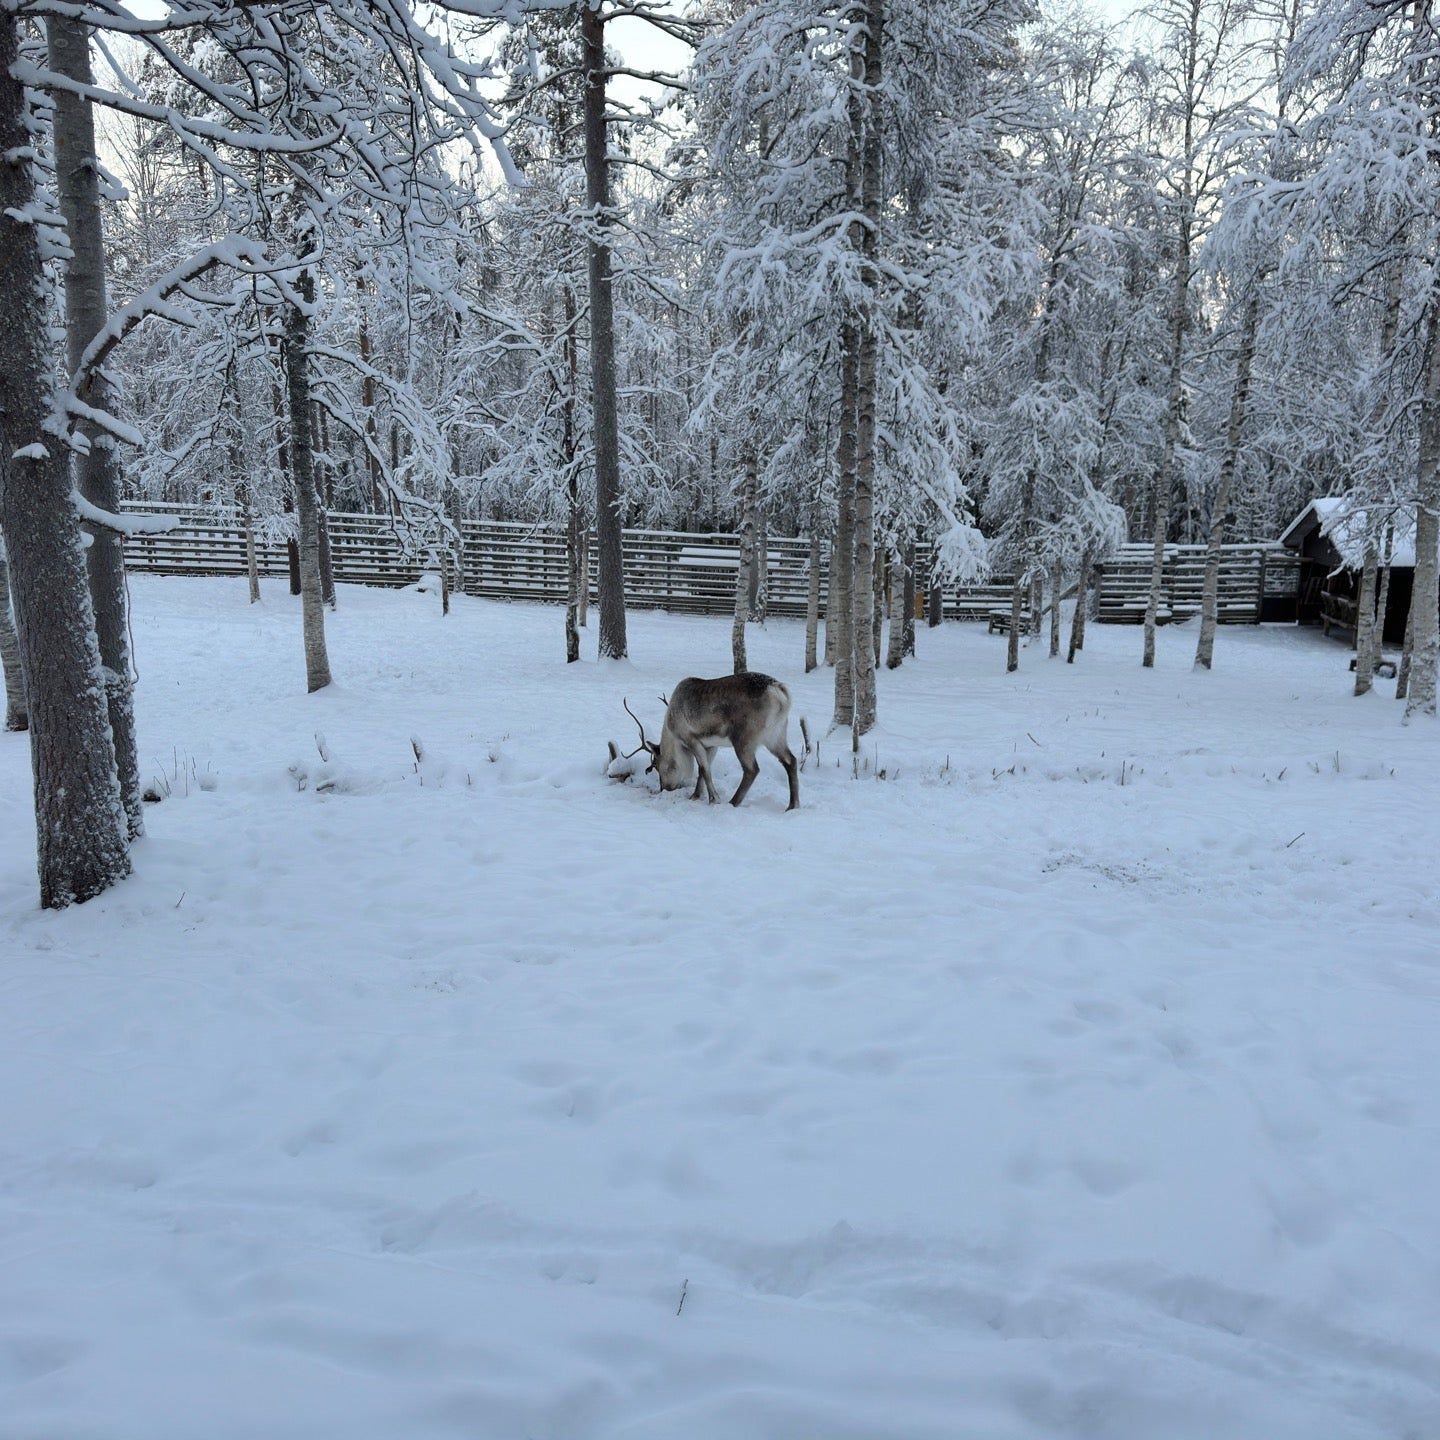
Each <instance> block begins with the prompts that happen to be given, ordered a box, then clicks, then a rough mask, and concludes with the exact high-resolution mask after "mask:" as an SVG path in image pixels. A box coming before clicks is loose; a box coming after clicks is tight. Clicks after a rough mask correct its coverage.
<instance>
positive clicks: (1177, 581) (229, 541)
mask: <svg viewBox="0 0 1440 1440" xmlns="http://www.w3.org/2000/svg"><path fill="white" fill-rule="evenodd" d="M125 508H126V509H127V510H132V511H147V510H148V511H155V510H164V511H165V512H166V513H170V514H178V515H180V516H181V518H182V520H183V522H184V523H183V524H182V525H181V526H180V528H179V529H177V530H172V531H169V532H168V533H166V534H162V535H136V536H132V537H131V538H130V539H129V540H127V542H126V546H125V559H126V564H127V565H128V566H129V567H130V568H131V569H132V570H135V571H139V572H141V573H150V574H155V575H243V574H244V573H245V533H244V530H243V528H242V527H241V525H240V523H239V520H238V519H237V518H236V517H234V516H233V515H226V514H224V513H219V512H217V511H215V510H212V509H208V508H205V507H202V506H157V505H148V504H143V503H135V504H127V505H126V506H125ZM328 525H329V532H330V546H331V555H332V557H333V562H334V567H335V577H336V579H338V580H342V581H349V582H352V583H357V584H361V585H412V584H414V582H415V581H416V580H418V579H419V578H420V576H421V575H422V574H423V573H424V572H425V571H426V570H430V569H434V568H435V560H434V556H433V554H432V553H427V551H426V548H425V546H424V545H423V544H418V543H417V542H416V540H415V538H414V536H413V535H412V534H408V533H407V532H406V530H405V528H404V527H403V526H402V525H400V524H399V523H398V522H396V521H395V520H392V519H390V518H389V517H387V516H384V515H352V514H332V515H330V516H329V517H328ZM460 536H461V540H462V545H463V548H462V554H461V578H460V586H461V588H463V589H464V590H465V591H466V592H467V593H468V594H471V595H483V596H487V597H490V598H493V599H499V600H535V601H542V602H548V603H554V604H558V603H561V602H563V600H564V599H565V536H564V533H563V531H561V530H560V529H559V528H558V527H554V526H543V525H526V524H517V523H514V522H509V523H507V522H503V521H466V522H464V523H463V524H461V526H460ZM593 544H594V542H593V536H592V539H591V546H592V548H591V553H592V556H593V553H594V549H593ZM622 545H623V550H624V562H625V600H626V603H627V604H629V605H632V606H635V607H636V608H639V609H646V608H650V609H664V610H679V611H686V612H690V613H694V614H710V615H713V614H724V613H726V612H728V611H730V610H731V609H733V607H734V604H735V572H736V569H737V568H738V565H739V558H740V542H739V539H738V537H736V536H735V535H727V534H719V535H702V534H683V533H679V532H675V531H668V530H626V531H625V532H624V533H623V537H622ZM767 548H768V554H769V562H770V568H769V608H770V612H771V613H772V614H775V615H803V614H804V613H805V605H806V598H807V593H808V587H809V565H810V547H809V542H808V541H807V540H805V539H804V538H791V537H788V536H773V535H772V536H771V537H770V538H769V541H768V547H767ZM1151 553H1152V552H1151V548H1150V546H1149V545H1124V546H1122V547H1121V548H1120V551H1119V553H1118V554H1117V555H1116V556H1115V557H1114V558H1113V559H1111V560H1109V561H1107V562H1106V563H1105V564H1104V565H1103V566H1102V567H1100V572H1099V579H1098V582H1097V597H1096V608H1095V614H1096V618H1097V619H1098V620H1099V621H1100V622H1101V623H1102V624H1125V623H1138V622H1139V621H1140V620H1142V619H1143V618H1144V614H1145V597H1146V594H1147V593H1148V590H1149V585H1150V563H1151ZM256 558H257V562H258V565H259V569H260V573H261V574H262V575H269V576H276V575H284V574H286V573H287V572H288V566H289V562H288V559H287V556H286V548H285V542H284V541H283V540H276V539H271V540H261V539H259V538H258V537H257V540H256ZM929 566H930V556H929V552H928V550H926V549H925V548H923V547H922V548H921V549H920V550H919V552H918V553H917V556H916V569H917V571H918V574H917V577H916V582H917V583H916V588H917V592H918V593H919V594H920V595H923V594H924V593H925V589H926V585H927V576H928V573H929ZM1204 571H1205V547H1204V546H1203V545H1169V546H1167V547H1166V549H1165V570H1164V581H1163V586H1162V591H1161V618H1162V619H1163V620H1167V621H1168V620H1172V619H1183V618H1185V617H1186V616H1188V615H1193V614H1196V613H1198V612H1199V609H1200V590H1201V586H1202V584H1203V581H1204ZM591 573H592V585H591V594H592V596H593V594H594V585H593V573H594V572H593V565H592V571H591ZM828 579H829V576H828V573H827V568H826V559H825V558H824V557H823V556H822V559H821V566H820V594H821V602H822V604H823V602H824V596H825V593H826V586H827V583H828ZM1298 583H1299V562H1298V560H1297V558H1296V556H1295V555H1294V554H1293V553H1292V552H1291V551H1289V550H1285V549H1282V548H1281V547H1280V546H1278V545H1227V546H1225V547H1224V550H1223V552H1222V558H1221V563H1220V620H1221V623H1222V624H1254V623H1256V622H1257V621H1258V620H1260V619H1261V618H1275V619H1293V618H1294V604H1295V595H1296V590H1297V587H1298ZM1010 584H1011V582H1010V579H1009V577H1008V576H996V577H994V578H992V579H991V580H988V581H986V582H985V583H983V584H973V585H946V586H945V587H944V590H943V598H944V613H945V618H946V619H949V620H988V619H989V617H990V615H991V614H992V613H993V612H994V611H997V610H1005V611H1007V612H1008V610H1009V605H1010ZM1287 605H1288V607H1289V614H1288V615H1287V614H1284V613H1279V612H1283V611H1284V609H1285V607H1286V606H1287Z"/></svg>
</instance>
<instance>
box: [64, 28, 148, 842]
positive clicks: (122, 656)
mask: <svg viewBox="0 0 1440 1440" xmlns="http://www.w3.org/2000/svg"><path fill="white" fill-rule="evenodd" d="M45 31H46V36H47V40H48V45H49V59H50V66H51V68H52V69H53V70H55V71H56V73H57V74H60V75H64V76H66V77H67V78H68V79H71V80H73V81H75V82H76V83H78V84H81V85H91V84H93V83H94V77H93V75H92V74H91V71H90V31H89V29H88V27H86V26H84V25H82V24H80V23H79V22H77V21H75V20H73V19H71V18H69V17H68V16H62V15H51V16H49V17H48V18H47V20H46V24H45ZM52 99H53V102H54V105H55V125H54V138H55V173H56V178H57V181H58V188H59V199H60V211H61V213H62V214H63V215H64V217H65V229H66V231H67V232H68V235H69V241H70V251H71V256H70V259H69V261H68V262H67V263H66V266H65V337H66V348H67V353H68V358H69V363H70V371H71V374H72V375H74V374H75V373H76V372H78V371H79V369H80V361H81V358H82V357H83V356H84V354H85V350H86V348H87V347H88V346H89V344H90V342H91V341H92V340H93V339H94V338H95V336H96V335H97V334H98V333H99V332H100V330H101V329H102V328H103V327H104V326H105V324H106V322H107V321H108V320H109V318H110V304H109V300H108V297H107V295H106V288H105V241H104V236H103V234H102V233H101V223H100V186H99V161H98V160H97V158H96V153H95V118H94V114H93V112H92V110H91V107H90V102H89V101H88V100H85V99H82V98H81V97H80V96H78V95H72V94H70V93H69V92H68V91H65V90H61V89H56V90H55V92H54V93H53V95H52ZM80 398H81V399H82V400H83V401H84V402H85V403H86V404H87V405H91V406H94V407H95V409H97V410H109V409H111V408H112V406H113V403H114V401H113V397H112V396H111V393H110V385H109V382H108V381H107V380H106V379H105V377H104V375H103V374H102V373H100V372H99V371H96V372H94V373H92V375H91V376H90V377H89V379H88V380H87V381H86V383H85V385H84V386H83V387H82V389H81V391H80ZM80 430H81V433H82V434H83V435H84V436H85V438H86V439H87V440H88V441H89V449H88V451H86V452H85V453H84V454H80V455H77V456H76V457H75V460H74V471H75V479H76V485H77V488H78V489H79V491H80V493H81V494H82V495H83V496H84V497H85V498H86V499H87V500H89V501H90V502H91V504H93V505H98V506H99V507H100V508H101V509H102V510H109V511H110V512H112V513H114V512H116V511H118V510H119V508H120V497H121V494H122V492H123V489H124V485H123V477H122V473H121V466H120V455H119V451H118V449H117V447H116V442H115V440H114V439H113V437H111V436H110V435H108V434H106V433H105V432H104V431H103V430H100V429H99V428H98V427H96V426H94V425H88V424H82V425H81V427H80ZM86 566H87V569H88V571H89V577H90V600H91V604H92V606H93V607H94V612H95V635H96V639H97V640H98V641H99V645H100V664H101V667H102V671H103V674H104V677H105V702H106V707H107V709H108V711H109V715H110V734H111V737H112V739H113V742H114V746H115V768H116V774H117V776H118V778H119V781H120V796H121V801H122V803H123V804H124V806H125V821H126V829H127V831H128V833H129V836H130V838H131V839H134V838H136V837H137V836H139V835H142V834H144V832H145V818H144V814H143V809H144V807H143V806H142V804H141V801H140V764H139V760H138V758H137V756H136V753H135V689H134V679H133V676H134V670H133V667H132V664H131V658H130V618H129V595H128V592H127V591H126V588H125V537H124V536H123V535H121V534H119V533H117V532H116V531H113V530H106V529H102V528H100V527H98V526H96V527H92V530H91V543H90V548H89V550H88V551H87V552H86Z"/></svg>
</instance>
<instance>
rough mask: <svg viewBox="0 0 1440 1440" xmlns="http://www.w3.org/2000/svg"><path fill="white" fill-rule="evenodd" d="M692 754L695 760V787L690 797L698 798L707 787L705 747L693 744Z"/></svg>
mask: <svg viewBox="0 0 1440 1440" xmlns="http://www.w3.org/2000/svg"><path fill="white" fill-rule="evenodd" d="M690 755H691V757H692V758H693V759H694V761H695V788H694V789H693V790H692V791H691V792H690V798H691V799H692V800H698V799H699V798H700V796H701V794H702V793H703V792H704V789H705V747H704V746H703V745H692V746H691V747H690Z"/></svg>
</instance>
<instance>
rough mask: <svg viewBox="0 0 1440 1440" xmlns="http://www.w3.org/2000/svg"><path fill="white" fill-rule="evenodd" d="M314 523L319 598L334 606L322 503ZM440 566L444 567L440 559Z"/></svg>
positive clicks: (326, 519)
mask: <svg viewBox="0 0 1440 1440" xmlns="http://www.w3.org/2000/svg"><path fill="white" fill-rule="evenodd" d="M316 512H317V513H316V517H315V523H316V526H317V528H318V529H319V532H320V544H319V548H318V554H319V557H320V599H321V600H322V601H323V602H324V604H325V605H326V607H327V608H328V609H331V610H334V609H335V608H336V604H337V600H336V595H335V557H334V555H333V553H332V552H331V549H330V516H329V513H328V512H327V511H326V509H325V507H324V506H323V505H317V506H316ZM440 568H441V569H442V570H443V569H444V568H445V562H444V560H443V559H442V560H441V562H440Z"/></svg>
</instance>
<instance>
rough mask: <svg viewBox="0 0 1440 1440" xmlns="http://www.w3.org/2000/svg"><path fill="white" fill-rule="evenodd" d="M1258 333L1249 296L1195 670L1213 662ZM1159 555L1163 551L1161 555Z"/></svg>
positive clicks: (1256, 308)
mask: <svg viewBox="0 0 1440 1440" xmlns="http://www.w3.org/2000/svg"><path fill="white" fill-rule="evenodd" d="M1259 329H1260V295H1259V292H1258V290H1256V291H1255V292H1254V293H1252V294H1251V296H1250V299H1249V300H1248V301H1247V302H1246V305H1245V314H1244V317H1243V319H1242V321H1241V326H1240V353H1239V355H1238V356H1237V357H1236V360H1235V385H1234V388H1233V389H1232V390H1231V392H1230V417H1229V420H1228V421H1227V422H1226V426H1225V453H1224V454H1223V455H1222V456H1221V458H1220V478H1219V480H1218V482H1217V483H1216V486H1215V503H1214V508H1213V509H1212V510H1211V512H1210V533H1209V535H1208V537H1207V543H1206V549H1205V580H1204V583H1203V584H1202V585H1201V588H1200V639H1199V640H1198V641H1197V642H1196V646H1195V666H1196V668H1197V669H1199V670H1208V669H1210V667H1211V665H1212V664H1213V662H1214V659H1215V627H1216V626H1217V624H1218V623H1219V620H1220V556H1221V547H1222V546H1223V545H1224V543H1225V525H1226V522H1227V521H1228V520H1229V512H1230V496H1231V495H1232V494H1233V493H1234V490H1235V471H1236V469H1237V468H1238V466H1239V464H1240V440H1241V437H1242V436H1243V434H1244V431H1245V415H1246V411H1247V410H1248V408H1249V404H1250V375H1251V372H1252V370H1253V369H1254V364H1255V337H1256V335H1257V334H1258V333H1259ZM1162 554H1163V551H1162Z"/></svg>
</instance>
